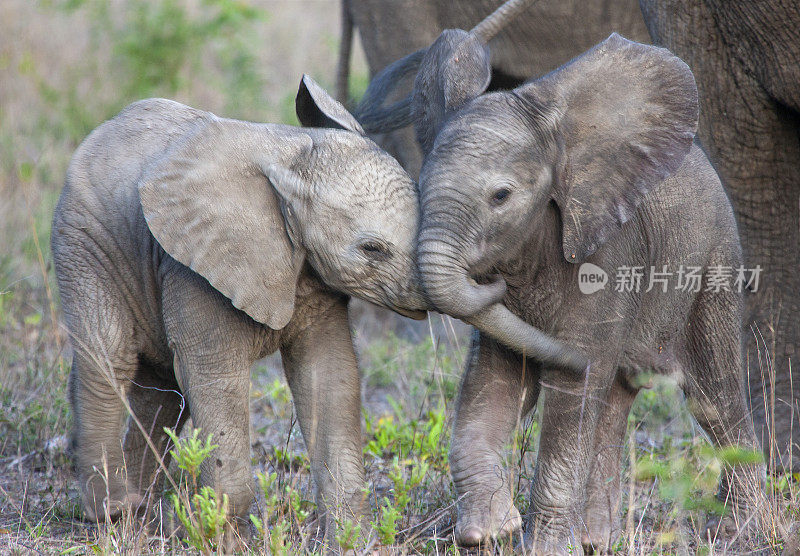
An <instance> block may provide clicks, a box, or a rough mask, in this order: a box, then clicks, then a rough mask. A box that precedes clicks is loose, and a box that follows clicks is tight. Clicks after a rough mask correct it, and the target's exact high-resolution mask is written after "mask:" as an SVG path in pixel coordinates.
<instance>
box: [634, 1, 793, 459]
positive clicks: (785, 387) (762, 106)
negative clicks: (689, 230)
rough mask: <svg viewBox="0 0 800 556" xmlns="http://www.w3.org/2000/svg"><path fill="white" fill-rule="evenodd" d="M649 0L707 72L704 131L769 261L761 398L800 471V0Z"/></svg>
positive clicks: (756, 400) (761, 328)
mask: <svg viewBox="0 0 800 556" xmlns="http://www.w3.org/2000/svg"><path fill="white" fill-rule="evenodd" d="M641 5H642V11H643V13H644V16H645V19H646V21H647V25H648V27H649V29H650V32H651V34H652V37H653V41H654V42H655V43H657V44H660V45H664V46H666V47H668V48H669V49H670V50H672V51H673V52H675V53H676V54H677V55H678V56H680V57H681V58H683V59H684V60H685V61H686V63H687V64H689V67H690V68H691V69H692V71H693V72H694V75H695V77H696V78H697V88H698V90H699V92H700V106H701V110H700V125H699V129H698V136H699V137H700V140H701V141H702V144H703V147H704V148H705V149H706V151H707V152H708V155H709V158H710V159H711V160H712V161H713V162H714V167H715V168H716V169H717V171H718V172H719V175H720V178H721V179H722V183H723V184H724V185H725V189H726V190H727V191H728V194H729V195H730V197H731V201H732V203H733V207H734V209H735V212H736V215H737V218H738V223H739V230H740V233H741V236H742V250H743V253H744V260H745V263H746V265H747V266H748V267H753V266H755V265H761V267H762V268H763V271H762V275H761V276H762V281H761V285H760V287H759V288H758V290H757V291H756V292H747V293H746V295H745V309H746V311H745V323H746V324H747V329H746V334H745V337H746V340H747V341H746V352H745V354H746V358H747V361H748V366H749V373H750V380H749V393H750V404H751V408H752V411H753V420H754V421H755V422H756V427H757V433H758V435H759V437H760V438H761V439H762V443H763V445H764V448H765V451H766V452H767V453H768V455H769V454H771V455H772V456H773V461H772V464H773V465H774V466H775V468H776V469H777V470H778V471H783V470H784V468H785V469H787V470H789V469H790V470H791V471H792V472H800V442H798V434H800V426H798V399H800V373H798V372H796V367H797V365H796V363H797V359H798V355H800V319H799V318H798V312H800V272H798V269H800V63H798V61H800V3H798V2H797V1H795V0H774V1H770V2H722V1H718V0H664V1H662V0H660V1H658V2H655V1H651V0H642V1H641ZM767 358H769V360H767ZM791 363H795V365H790V364H791ZM771 365H774V375H775V378H774V388H773V387H771V382H772V381H771V379H770V378H769V375H770V366H771ZM765 392H766V395H765ZM773 397H774V403H773V401H772V399H773ZM765 400H766V401H765ZM773 408H774V427H773V429H774V435H772V438H771V435H770V431H769V430H768V426H767V423H768V422H771V421H772V419H773V416H772V415H771V413H772V412H773ZM792 431H794V432H792ZM792 434H794V439H793V436H792ZM790 447H791V448H790ZM770 448H771V449H770Z"/></svg>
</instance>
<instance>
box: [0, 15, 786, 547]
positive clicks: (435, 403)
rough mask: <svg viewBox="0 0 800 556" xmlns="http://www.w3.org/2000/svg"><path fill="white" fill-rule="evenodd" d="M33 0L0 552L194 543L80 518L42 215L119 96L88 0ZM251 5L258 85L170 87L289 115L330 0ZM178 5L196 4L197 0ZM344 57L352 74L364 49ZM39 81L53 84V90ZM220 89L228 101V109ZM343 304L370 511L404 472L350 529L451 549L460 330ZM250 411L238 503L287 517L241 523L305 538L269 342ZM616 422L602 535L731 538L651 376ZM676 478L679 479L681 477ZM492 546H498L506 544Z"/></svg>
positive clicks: (1, 104)
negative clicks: (656, 466) (660, 465)
mask: <svg viewBox="0 0 800 556" xmlns="http://www.w3.org/2000/svg"><path fill="white" fill-rule="evenodd" d="M48 4H51V5H56V6H57V5H59V4H64V2H57V1H55V0H53V1H52V2H49V3H47V2H30V1H28V0H4V1H3V2H2V3H0V238H2V239H0V330H1V331H2V334H0V553H18V554H28V553H31V552H43V553H62V554H73V553H98V552H99V553H117V552H125V553H144V552H153V553H166V552H193V551H194V550H193V549H190V548H189V547H188V546H187V545H186V544H185V543H183V542H182V541H180V540H179V539H177V538H175V537H174V536H170V535H168V534H166V530H162V531H160V533H161V534H158V533H159V530H156V531H155V534H154V531H153V530H152V529H151V530H148V528H147V527H145V524H144V523H143V521H142V520H139V519H136V518H133V517H130V516H128V517H126V518H125V519H123V520H121V521H119V522H116V523H104V524H100V525H99V526H98V525H95V524H93V523H87V522H85V521H83V520H82V519H81V514H80V508H79V505H78V494H77V492H76V485H75V480H74V477H73V473H72V469H71V462H70V458H69V456H68V454H67V451H66V448H67V441H66V434H67V432H68V430H69V427H70V422H71V416H70V411H69V407H68V405H67V403H66V401H65V389H66V377H67V374H68V364H69V359H70V351H69V347H68V342H67V338H66V337H65V334H64V333H63V331H62V330H60V329H59V327H58V325H57V322H56V319H57V315H58V292H57V291H56V290H55V286H54V279H53V275H52V269H51V265H50V253H49V241H48V238H49V222H50V218H51V215H52V210H53V207H54V204H55V201H56V199H57V196H58V193H59V191H60V186H61V181H62V179H63V176H64V173H65V169H66V165H67V163H68V160H69V157H70V155H71V153H72V151H73V150H74V149H75V147H76V146H77V143H78V141H79V140H80V130H81V129H82V128H81V126H86V125H88V126H89V127H91V126H93V125H96V124H97V123H99V122H100V121H101V120H102V119H103V118H105V117H107V116H109V115H110V114H107V113H104V110H106V109H107V108H108V107H109V106H111V105H113V104H115V103H118V104H124V103H126V102H128V101H130V100H134V99H132V98H119V96H120V93H119V91H118V90H117V89H116V83H115V82H113V81H109V80H105V79H104V78H103V76H104V74H105V72H107V71H108V68H109V65H110V64H113V63H114V60H113V58H112V55H111V51H110V50H109V49H106V48H103V45H100V47H99V48H98V45H97V44H96V42H93V41H95V40H96V37H93V36H92V33H91V32H90V31H91V25H90V24H89V22H87V12H86V10H77V11H74V12H66V11H64V10H61V9H54V8H53V7H48ZM88 4H91V2H88ZM257 4H259V5H260V6H261V7H264V8H265V9H266V10H267V11H268V12H269V14H270V17H269V19H268V20H267V21H265V22H261V23H259V25H258V27H257V34H256V38H255V39H254V40H256V41H257V43H256V44H257V45H263V47H261V48H254V49H253V52H254V53H255V55H256V59H257V67H259V68H260V73H259V75H260V81H259V82H258V83H257V89H258V90H259V91H261V93H260V96H259V97H257V98H256V99H254V100H251V101H250V103H249V104H248V103H243V102H234V101H235V100H236V98H237V96H236V91H230V90H226V89H224V88H223V87H221V85H220V83H222V81H220V80H221V79H222V77H220V76H221V75H222V74H223V73H224V72H223V71H222V69H221V68H220V67H216V66H215V65H214V63H213V61H209V60H205V59H204V60H203V61H202V63H201V65H200V67H199V68H187V69H186V70H185V75H184V82H183V84H182V85H181V86H180V88H179V89H178V90H177V91H176V92H175V94H174V95H173V96H174V97H175V98H176V99H177V100H181V101H184V102H187V103H189V104H192V105H195V106H198V107H202V108H206V109H209V110H212V111H216V112H217V113H220V114H225V115H236V116H239V117H245V118H251V119H256V120H262V121H282V120H290V119H291V118H290V114H289V112H290V104H291V98H292V96H293V92H294V91H295V90H296V84H297V82H298V79H299V76H300V74H301V73H302V72H303V71H305V72H308V73H310V74H312V75H313V76H314V77H316V78H318V79H319V80H320V81H321V82H322V83H323V84H325V85H327V86H328V87H330V86H332V84H333V72H334V69H335V53H336V41H337V36H338V6H337V3H336V2H333V1H305V0H303V1H300V0H297V1H293V0H284V1H265V2H260V3H257ZM110 5H111V6H112V14H116V13H117V12H118V11H119V10H121V9H122V7H123V3H122V2H117V1H115V2H111V4H110ZM189 5H190V7H191V9H192V10H199V9H201V4H200V2H190V3H189ZM113 17H119V16H118V15H113ZM223 69H224V68H223ZM355 73H356V75H361V76H362V78H363V76H364V75H365V71H364V64H363V58H362V57H359V58H357V61H356V70H355ZM209 76H215V77H214V78H213V79H210V78H209ZM48 91H57V92H58V94H57V95H55V97H54V98H53V97H52V95H48ZM70 97H71V98H72V100H71V101H69V98H70ZM65 99H67V100H65ZM231 106H235V108H233V109H231V110H233V111H234V112H236V113H230V112H229V111H228V110H229V108H230V107H231ZM357 314H358V318H357V319H356V322H357V325H356V334H357V343H358V346H359V351H360V352H361V354H362V357H361V359H362V364H363V367H364V375H365V381H364V392H363V401H364V406H365V417H366V419H367V422H368V426H367V430H366V435H365V436H366V438H365V445H366V446H367V449H366V455H365V461H366V464H367V469H368V481H369V483H368V484H369V499H370V502H371V504H372V507H373V519H374V520H375V521H380V520H381V519H382V517H383V516H384V515H385V513H386V508H387V504H389V505H391V504H392V503H393V502H392V501H393V500H395V501H396V497H397V494H398V492H399V490H398V489H400V490H402V489H403V488H407V489H408V492H407V495H408V501H407V503H406V504H405V505H404V507H403V508H402V512H401V515H400V516H399V518H398V519H397V522H396V524H395V529H396V531H397V535H396V537H395V540H394V541H393V543H392V544H390V545H388V546H387V545H384V544H381V543H379V542H377V541H376V540H375V538H374V537H373V540H371V541H370V540H368V539H363V540H358V541H357V542H356V545H357V546H358V547H359V549H360V550H365V549H367V548H368V549H369V550H371V551H379V552H380V553H395V552H396V553H417V552H424V553H431V554H433V553H436V554H440V553H446V552H448V553H449V552H454V553H455V552H458V550H457V549H456V548H455V547H454V546H453V543H452V531H453V524H454V518H455V510H454V500H455V494H454V490H453V487H452V484H451V482H450V478H449V474H448V469H447V462H446V456H445V454H446V446H447V441H448V431H449V428H450V424H451V419H452V415H453V411H452V410H453V407H454V400H455V391H456V389H457V385H458V380H459V375H460V372H461V369H462V368H463V358H464V353H465V344H466V342H467V337H466V334H465V329H464V327H463V326H459V325H458V323H456V324H455V325H453V323H452V322H451V321H449V320H444V321H441V322H439V321H438V320H434V321H432V323H431V326H430V328H428V325H427V324H424V325H423V326H421V327H420V326H414V325H410V324H408V321H402V323H401V322H400V321H399V320H398V319H396V318H393V317H387V316H386V314H384V313H378V312H376V311H372V310H368V309H365V308H364V307H363V306H360V307H359V308H358V310H357ZM436 319H438V317H436ZM395 331H396V332H397V334H395V333H394V332H395ZM765 365H767V363H765ZM761 370H762V369H758V372H761ZM251 410H252V414H253V420H252V421H253V431H252V432H253V434H252V439H253V467H254V473H255V472H266V473H268V474H269V473H275V474H276V478H275V481H276V482H275V484H274V485H273V486H272V487H270V488H269V489H267V492H266V495H267V496H265V495H264V493H260V495H259V498H258V502H257V504H256V505H255V507H254V510H253V512H254V514H256V515H257V516H258V515H260V516H261V518H262V520H268V519H269V518H270V517H271V516H272V517H274V516H279V517H280V519H278V520H276V521H275V523H286V524H287V529H286V531H285V532H284V533H280V532H279V531H278V532H276V529H275V528H274V527H273V533H270V534H268V535H266V538H258V536H256V538H255V540H254V541H253V543H252V544H251V547H250V548H251V550H252V551H254V552H264V553H268V552H275V551H279V548H280V547H279V546H278V545H277V544H270V543H274V542H276V539H277V535H278V534H279V533H280V534H282V535H283V537H281V538H282V539H283V540H284V541H285V542H291V543H292V549H291V550H290V551H302V550H305V549H308V548H309V547H311V546H312V545H313V543H312V540H311V536H310V535H311V530H312V529H313V527H311V525H310V524H312V523H313V515H307V513H308V511H309V503H308V502H307V500H310V499H312V494H311V480H310V476H309V473H308V466H307V458H306V456H305V455H304V454H305V451H304V448H303V443H302V439H301V438H300V434H299V430H298V427H297V426H296V423H295V420H294V418H293V413H292V407H291V401H290V397H289V395H288V391H287V388H286V386H285V382H284V381H283V377H282V372H281V369H280V362H279V359H277V358H276V357H271V358H268V359H267V360H265V361H263V362H261V363H259V364H258V365H256V367H255V369H254V372H253V384H252V403H251ZM630 433H631V434H630V435H629V438H630V439H631V440H632V441H631V442H629V443H628V445H627V450H626V453H627V454H628V457H627V458H626V459H627V461H626V462H625V472H624V485H625V487H624V491H625V495H624V496H623V502H622V506H623V507H622V508H621V510H620V511H621V512H622V515H623V527H624V534H623V535H622V538H621V540H620V543H619V545H618V552H619V553H625V554H688V553H690V552H695V551H698V552H700V553H708V554H721V553H732V552H733V551H732V550H727V549H725V548H724V547H722V545H720V544H717V545H714V544H709V543H708V542H707V541H706V540H705V539H704V538H702V537H701V531H702V526H703V523H704V520H705V514H704V513H703V512H702V511H699V510H692V509H687V508H686V504H685V502H686V498H687V496H688V497H689V498H691V499H700V498H702V496H708V495H709V494H711V493H712V491H713V489H714V486H713V485H714V484H715V481H716V477H717V475H718V472H719V469H718V468H717V467H715V466H718V460H717V459H715V458H714V457H712V456H709V452H708V449H707V442H706V440H705V439H704V437H703V436H702V435H701V434H700V433H699V431H698V428H697V427H696V425H694V423H693V421H692V420H691V418H690V417H689V415H688V413H687V411H686V409H685V407H684V405H683V403H682V402H681V400H680V396H679V395H678V393H677V391H676V389H675V388H674V386H670V385H669V384H659V385H658V386H657V387H656V388H655V389H654V390H652V391H649V392H646V393H644V394H643V395H642V396H640V398H639V400H638V401H637V404H636V406H635V408H634V411H633V413H632V417H631V420H630ZM537 438H538V425H537V423H536V422H535V420H527V421H524V420H523V421H522V422H521V423H520V425H519V427H518V431H517V434H516V435H515V437H514V438H513V439H509V444H510V446H509V447H510V451H509V457H508V465H507V472H508V473H509V474H510V475H511V476H512V477H514V481H513V484H514V485H515V492H516V493H517V494H518V503H519V507H520V509H521V510H523V511H524V509H525V506H526V501H525V499H526V495H527V491H528V484H529V481H530V477H531V476H532V474H533V462H534V461H535V452H536V444H537V442H536V440H537ZM651 459H655V460H658V461H665V462H673V463H675V462H682V463H685V465H681V466H677V465H676V466H674V469H672V470H671V471H670V473H668V474H666V475H661V476H659V477H657V478H655V479H653V478H642V477H641V476H640V477H639V478H638V479H637V475H636V473H633V472H632V470H634V469H637V468H638V467H640V466H641V464H642V462H646V461H650V460H651ZM173 471H174V470H173ZM423 471H424V472H423ZM414 473H417V476H415V475H414ZM774 477H775V478H773V479H772V480H771V481H770V484H769V487H770V488H769V489H768V503H767V504H766V505H765V506H764V507H763V508H762V509H761V513H760V514H759V515H758V516H756V517H755V518H754V519H755V521H756V522H757V523H758V529H759V531H760V533H759V540H761V541H763V543H766V544H770V543H772V545H773V549H774V548H776V547H777V544H775V543H776V542H777V541H778V540H779V539H780V538H781V536H782V533H783V532H784V531H785V529H786V527H787V525H788V524H789V522H790V521H791V519H792V518H793V517H796V515H797V512H798V500H797V496H798V488H797V486H796V479H797V477H792V476H787V475H783V474H781V473H780V472H779V470H778V471H777V472H776V473H775V474H774ZM415 481H416V482H415ZM686 485H688V487H687V488H688V491H687V492H688V494H687V493H684V494H683V495H682V494H680V492H678V491H679V490H680V488H684V487H685V486H686ZM679 487H680V488H679ZM179 488H180V487H179ZM270 495H272V496H274V497H275V500H276V501H274V502H273V503H271V502H269V501H268V499H269V496H270ZM387 500H388V502H387ZM268 509H269V511H267V510H268ZM270 512H271V513H270ZM343 538H344V537H343ZM367 544H368V546H365V545H367ZM744 544H745V545H746V544H747V543H744ZM276 547H277V548H276ZM495 548H496V549H497V550H499V551H500V552H507V551H509V549H510V545H501V546H498V547H495ZM773 549H770V548H767V552H769V551H771V550H773ZM737 553H738V549H737Z"/></svg>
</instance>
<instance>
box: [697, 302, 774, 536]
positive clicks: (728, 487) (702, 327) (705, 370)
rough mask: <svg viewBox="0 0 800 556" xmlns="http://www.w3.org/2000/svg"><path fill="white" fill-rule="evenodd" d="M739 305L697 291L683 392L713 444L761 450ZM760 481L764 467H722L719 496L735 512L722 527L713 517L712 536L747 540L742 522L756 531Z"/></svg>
mask: <svg viewBox="0 0 800 556" xmlns="http://www.w3.org/2000/svg"><path fill="white" fill-rule="evenodd" d="M740 306H741V302H740V299H739V298H738V296H737V294H734V293H731V292H724V291H723V292H719V293H711V292H702V293H701V295H700V297H699V298H698V300H697V301H696V302H695V308H694V309H693V310H692V314H691V315H690V316H689V319H688V324H687V338H688V352H689V357H690V363H689V369H688V370H687V372H686V373H685V379H684V384H683V390H684V392H685V393H686V400H687V403H688V405H689V409H690V410H691V412H692V414H693V415H694V417H695V418H696V419H697V422H698V423H699V424H700V426H701V427H702V428H703V430H705V431H706V432H707V433H708V435H709V437H710V438H711V441H712V442H713V443H714V445H715V446H717V447H729V446H737V447H740V448H742V449H746V450H760V446H759V443H758V440H757V438H756V435H755V431H754V430H753V422H752V420H751V419H750V416H749V413H748V410H747V403H746V401H745V397H744V379H743V376H742V357H741V344H740V339H741V336H740V329H739V322H740V321H739V315H740V314H741V307H740ZM764 479H765V466H764V465H763V464H747V465H745V464H743V465H734V466H726V467H725V468H724V469H723V473H722V478H721V482H720V488H719V493H718V497H719V500H720V501H721V502H723V503H725V504H726V505H727V506H728V507H729V508H731V509H732V510H733V512H732V515H731V516H729V517H727V518H726V519H725V520H724V522H723V523H722V524H721V525H720V524H719V523H718V521H717V520H715V519H712V520H711V521H710V522H709V528H710V532H711V534H712V536H716V535H717V534H718V533H719V534H720V535H721V536H723V538H730V537H732V536H734V535H737V536H741V537H742V538H746V537H747V536H746V535H740V531H739V529H740V528H742V527H744V524H745V523H748V524H749V525H748V529H749V530H752V531H757V530H758V529H759V527H758V521H759V517H760V516H761V515H763V511H760V510H762V508H763V504H765V503H766V500H765V498H764V493H763V488H764ZM749 518H752V519H749ZM717 529H721V530H720V531H717Z"/></svg>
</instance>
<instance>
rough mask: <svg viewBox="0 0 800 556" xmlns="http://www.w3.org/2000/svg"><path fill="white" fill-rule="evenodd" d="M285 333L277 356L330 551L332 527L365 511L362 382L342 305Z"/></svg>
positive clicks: (337, 301) (333, 531)
mask: <svg viewBox="0 0 800 556" xmlns="http://www.w3.org/2000/svg"><path fill="white" fill-rule="evenodd" d="M289 328H290V329H289V330H288V331H287V334H286V339H285V340H284V342H283V345H282V346H281V356H282V358H283V365H284V369H285V372H286V378H287V381H288V383H289V387H290V389H291V391H292V397H293V398H294V405H295V410H296V411H297V418H298V421H299V423H300V429H301V431H302V433H303V439H304V440H305V443H306V446H307V448H308V453H309V457H310V459H311V473H312V475H313V478H314V482H315V484H316V495H317V507H318V508H319V511H320V513H321V514H322V519H321V523H322V524H324V526H325V537H326V539H327V542H328V543H329V544H331V545H332V544H334V542H335V541H334V540H333V539H334V537H335V532H336V524H337V523H341V522H342V521H344V520H350V521H359V520H361V519H362V518H363V516H364V511H365V496H364V487H365V485H366V477H365V473H364V463H363V459H362V446H361V376H360V374H359V370H358V365H357V362H356V357H355V352H354V351H353V342H352V338H351V336H350V325H349V323H348V318H347V305H346V302H345V301H344V300H341V299H339V300H336V301H335V302H334V303H333V304H332V305H331V306H330V307H329V308H328V309H327V310H326V311H325V312H324V313H323V314H321V315H319V314H317V315H314V320H313V322H311V323H310V324H308V326H305V327H302V328H301V329H295V327H293V326H292V325H290V327H289ZM297 328H300V327H297Z"/></svg>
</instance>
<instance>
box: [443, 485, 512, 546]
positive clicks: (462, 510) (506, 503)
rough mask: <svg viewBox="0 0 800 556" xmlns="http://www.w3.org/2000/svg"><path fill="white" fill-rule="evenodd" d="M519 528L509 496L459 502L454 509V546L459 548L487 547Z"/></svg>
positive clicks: (494, 496) (497, 495)
mask: <svg viewBox="0 0 800 556" xmlns="http://www.w3.org/2000/svg"><path fill="white" fill-rule="evenodd" d="M521 528H522V517H521V516H520V515H519V511H518V510H517V508H516V507H514V503H513V502H512V500H511V495H510V494H506V495H504V496H502V495H500V494H499V493H495V495H493V496H491V497H489V498H488V500H472V501H471V503H470V501H468V500H467V499H465V500H462V501H461V502H460V503H459V506H458V521H457V523H456V530H455V537H456V543H457V544H459V545H460V546H478V545H485V544H489V543H491V542H492V541H494V540H496V539H501V538H508V537H511V536H512V535H513V534H514V532H515V531H518V530H520V529H521Z"/></svg>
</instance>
